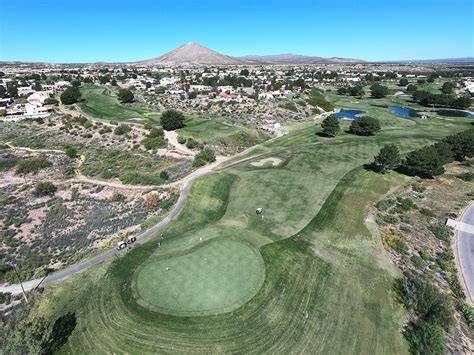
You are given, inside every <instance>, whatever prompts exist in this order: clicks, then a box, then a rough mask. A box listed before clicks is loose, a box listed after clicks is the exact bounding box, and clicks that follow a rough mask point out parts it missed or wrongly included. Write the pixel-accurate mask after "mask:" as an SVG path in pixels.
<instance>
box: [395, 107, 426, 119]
mask: <svg viewBox="0 0 474 355" xmlns="http://www.w3.org/2000/svg"><path fill="white" fill-rule="evenodd" d="M388 109H389V110H390V112H391V113H393V114H394V115H397V116H400V117H420V116H419V115H418V113H417V112H416V111H415V110H413V109H412V108H409V107H400V106H389V107H388Z"/></svg>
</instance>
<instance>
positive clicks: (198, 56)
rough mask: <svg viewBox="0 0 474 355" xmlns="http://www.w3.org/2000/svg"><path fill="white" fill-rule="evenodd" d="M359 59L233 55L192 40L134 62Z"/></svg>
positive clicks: (294, 62)
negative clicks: (165, 51) (149, 57)
mask: <svg viewBox="0 0 474 355" xmlns="http://www.w3.org/2000/svg"><path fill="white" fill-rule="evenodd" d="M362 62H363V61H362V60H359V59H346V58H336V57H333V58H322V57H313V56H305V55H298V54H277V55H262V56H259V55H248V56H244V57H238V58H237V57H231V56H228V55H225V54H221V53H218V52H216V51H213V50H211V49H209V48H207V47H204V46H203V45H201V44H199V43H196V42H191V43H187V44H183V45H181V46H179V47H178V48H176V49H174V50H172V51H171V52H168V53H165V54H163V55H162V56H160V57H157V58H153V59H148V60H142V61H139V62H134V64H142V65H157V64H166V65H186V64H188V65H196V64H200V65H206V64H208V65H231V64H234V65H235V64H324V63H362Z"/></svg>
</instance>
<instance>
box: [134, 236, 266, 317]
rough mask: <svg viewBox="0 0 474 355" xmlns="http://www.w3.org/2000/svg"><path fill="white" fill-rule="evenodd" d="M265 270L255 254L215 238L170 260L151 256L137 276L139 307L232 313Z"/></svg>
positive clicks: (249, 295) (180, 312)
mask: <svg viewBox="0 0 474 355" xmlns="http://www.w3.org/2000/svg"><path fill="white" fill-rule="evenodd" d="M264 278H265V266H264V262H263V259H262V256H261V255H260V252H259V251H258V250H257V249H255V248H253V247H251V246H249V245H247V244H244V243H241V242H238V241H234V240H230V239H218V240H215V241H212V242H209V243H206V244H204V245H203V246H202V247H200V248H199V249H197V250H195V251H193V252H191V253H189V254H186V255H182V256H177V257H173V258H159V257H158V258H155V259H152V260H151V261H150V262H148V263H146V264H145V265H144V266H143V268H141V269H140V270H139V272H138V275H136V282H135V286H136V291H137V293H138V297H139V303H140V304H142V305H144V306H147V307H150V308H152V309H154V310H156V311H159V312H163V313H168V314H175V315H184V314H190V315H206V314H217V313H223V312H229V311H232V310H234V309H236V308H238V307H240V306H241V305H243V304H244V303H246V302H247V301H249V300H250V299H251V298H252V297H253V296H254V295H255V294H256V293H257V292H258V290H259V289H260V287H261V285H262V284H263V280H264Z"/></svg>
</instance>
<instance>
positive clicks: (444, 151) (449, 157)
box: [434, 142, 454, 165]
mask: <svg viewBox="0 0 474 355" xmlns="http://www.w3.org/2000/svg"><path fill="white" fill-rule="evenodd" d="M434 147H435V149H436V151H437V152H438V156H439V159H440V160H441V164H443V165H444V164H449V163H452V162H453V160H454V154H453V150H452V148H451V145H450V144H449V143H446V142H438V143H436V144H434Z"/></svg>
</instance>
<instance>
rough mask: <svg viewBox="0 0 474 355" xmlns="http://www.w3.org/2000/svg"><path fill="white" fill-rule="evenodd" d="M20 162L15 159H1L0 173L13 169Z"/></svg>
mask: <svg viewBox="0 0 474 355" xmlns="http://www.w3.org/2000/svg"><path fill="white" fill-rule="evenodd" d="M19 161H20V160H19V159H17V158H1V159H0V171H7V170H10V169H12V168H14V167H15V165H17V164H18V162H19Z"/></svg>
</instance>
